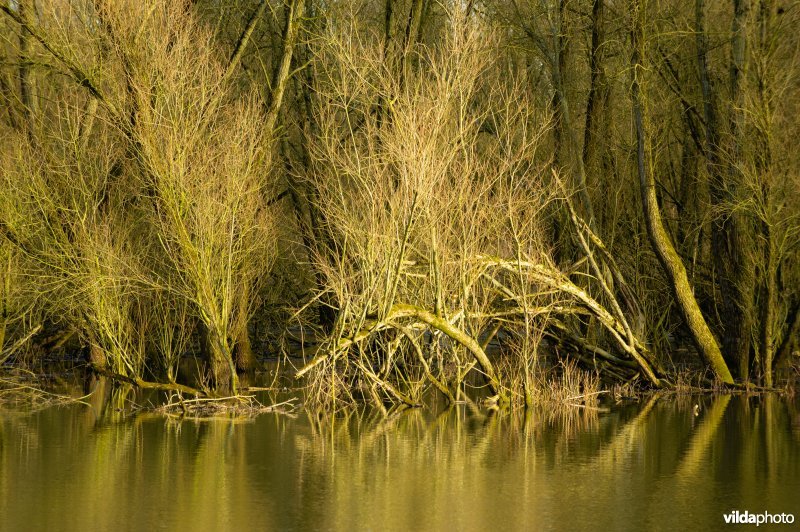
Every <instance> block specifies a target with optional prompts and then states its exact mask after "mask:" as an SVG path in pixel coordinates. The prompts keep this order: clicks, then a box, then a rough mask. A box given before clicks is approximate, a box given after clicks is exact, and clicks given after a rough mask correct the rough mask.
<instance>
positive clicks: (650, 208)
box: [630, 0, 733, 384]
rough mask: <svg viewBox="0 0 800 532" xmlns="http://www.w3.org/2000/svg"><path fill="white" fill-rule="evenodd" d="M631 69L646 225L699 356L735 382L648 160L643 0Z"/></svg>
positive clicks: (635, 10)
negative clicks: (666, 219)
mask: <svg viewBox="0 0 800 532" xmlns="http://www.w3.org/2000/svg"><path fill="white" fill-rule="evenodd" d="M630 6H631V18H632V20H631V23H632V26H631V45H632V49H633V51H632V55H631V69H632V73H633V82H632V84H631V91H632V99H633V118H634V124H635V129H636V148H637V150H636V151H637V172H638V175H639V185H640V188H641V197H642V209H643V212H644V217H645V222H646V225H647V234H648V237H649V238H650V242H651V244H652V246H653V249H654V250H655V252H656V255H657V256H658V258H659V261H660V262H661V266H662V267H663V269H664V272H665V274H666V276H667V280H668V281H669V284H670V286H671V288H672V290H673V292H674V294H675V300H676V302H677V304H678V308H679V310H680V312H681V315H682V316H683V319H684V320H685V322H686V325H687V327H688V328H689V332H690V334H691V336H692V339H693V340H694V343H695V345H696V346H697V349H698V352H699V353H700V356H701V357H702V358H703V360H705V362H706V363H708V364H709V365H710V366H711V368H712V370H713V371H714V374H715V375H716V376H717V377H718V378H719V379H720V380H721V381H723V382H725V383H728V384H731V383H733V377H732V376H731V373H730V371H729V370H728V366H727V364H726V363H725V360H724V359H723V358H722V352H721V351H720V349H719V345H717V341H716V339H715V338H714V335H713V334H711V330H710V329H709V328H708V324H707V323H706V321H705V318H704V317H703V314H702V312H701V311H700V307H699V306H698V304H697V300H696V299H695V297H694V292H693V290H692V286H691V285H690V284H689V278H688V276H687V275H686V268H684V266H683V262H682V260H681V258H680V256H679V255H678V253H677V252H676V251H675V246H674V245H673V243H672V240H671V238H670V236H669V234H668V233H667V231H666V229H665V227H664V223H663V220H662V218H661V212H660V210H659V206H658V200H657V197H656V182H655V177H654V175H653V171H652V168H651V161H650V160H649V157H648V153H649V149H647V148H646V142H647V140H646V132H645V123H644V120H645V110H644V95H643V89H642V80H641V76H643V74H644V72H645V65H644V59H645V44H644V21H643V19H644V14H643V13H642V8H641V5H640V0H631V4H630Z"/></svg>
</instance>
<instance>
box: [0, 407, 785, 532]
mask: <svg viewBox="0 0 800 532" xmlns="http://www.w3.org/2000/svg"><path fill="white" fill-rule="evenodd" d="M696 402H699V404H700V406H701V409H700V412H699V415H698V416H695V415H694V413H693V405H694V404H695V403H696ZM737 509H738V510H740V511H744V510H749V511H750V512H764V511H769V512H772V513H779V512H791V513H794V514H795V516H796V518H797V519H798V521H800V402H798V401H797V400H795V401H787V400H784V399H781V398H779V397H760V398H750V399H746V398H741V397H733V398H731V397H727V396H726V397H719V398H711V397H702V398H699V399H697V398H695V399H692V398H683V399H660V400H646V401H643V402H642V403H640V404H637V405H632V406H631V405H629V406H625V407H620V408H615V409H612V412H610V413H602V414H595V415H591V414H587V413H586V412H582V411H577V412H572V414H571V415H567V416H563V415H558V416H557V415H554V414H553V413H552V412H550V413H547V412H540V413H533V414H531V415H529V416H528V417H524V416H517V417H514V416H510V415H501V416H487V415H486V412H480V411H472V410H470V409H469V408H467V407H459V408H456V409H452V410H449V411H444V412H440V413H436V412H432V411H430V410H414V411H407V412H404V413H401V414H399V415H394V416H389V417H384V416H383V415H381V414H379V413H375V412H372V413H370V412H366V413H365V412H360V413H353V414H351V415H349V416H347V417H338V418H335V419H331V418H325V419H323V420H317V419H314V418H313V417H311V416H309V415H307V414H305V413H300V414H299V415H298V416H297V417H296V418H291V417H288V416H285V415H277V414H265V415H261V416H259V417H257V418H256V419H254V420H250V421H234V420H230V419H228V420H226V419H220V420H213V421H202V422H200V421H183V422H177V421H174V420H166V419H164V418H158V417H155V416H152V415H150V416H138V417H130V416H126V415H124V414H123V413H121V412H119V411H117V409H116V408H114V401H113V398H112V400H111V401H109V402H105V403H104V404H103V405H102V406H100V405H97V404H95V405H94V406H93V407H87V406H82V405H73V406H69V407H64V408H51V409H47V410H43V411H39V412H28V413H16V414H13V413H9V412H5V411H4V412H0V529H2V530H76V531H77V530H80V531H94V530H109V531H110V530H144V531H150V530H192V531H201V530H242V531H244V530H426V529H431V530H607V531H611V530H683V529H689V530H709V529H725V528H728V529H730V528H731V525H727V527H726V525H725V524H724V521H723V514H724V513H728V512H730V511H732V510H737ZM798 526H800V525H798V523H797V522H796V523H795V525H794V526H786V525H784V526H782V527H775V528H780V529H783V530H790V529H795V528H798ZM733 528H735V529H736V528H739V529H742V528H745V527H744V526H743V525H739V526H735V527H733ZM764 529H767V527H763V526H762V527H761V528H760V530H764Z"/></svg>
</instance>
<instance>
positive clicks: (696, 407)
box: [692, 403, 700, 416]
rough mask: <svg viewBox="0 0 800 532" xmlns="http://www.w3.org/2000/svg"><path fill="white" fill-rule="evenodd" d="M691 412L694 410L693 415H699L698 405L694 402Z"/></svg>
mask: <svg viewBox="0 0 800 532" xmlns="http://www.w3.org/2000/svg"><path fill="white" fill-rule="evenodd" d="M692 412H694V415H695V416H699V415H700V405H699V404H697V403H695V405H694V408H692Z"/></svg>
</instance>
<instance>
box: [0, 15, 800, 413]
mask: <svg viewBox="0 0 800 532" xmlns="http://www.w3.org/2000/svg"><path fill="white" fill-rule="evenodd" d="M0 10H2V13H0V27H2V35H4V37H3V40H2V46H1V47H0V54H1V55H0V139H2V140H0V154H1V155H0V172H1V173H0V180H2V185H1V186H0V265H2V268H0V272H1V273H0V275H2V283H0V361H2V362H13V361H14V360H17V362H21V361H22V360H23V358H25V357H26V356H27V357H28V358H29V357H32V356H42V355H43V354H45V353H58V352H60V350H64V349H69V348H70V345H72V344H75V345H77V344H79V345H82V346H84V351H85V354H86V355H85V356H86V357H87V359H88V360H89V361H90V362H91V364H92V366H93V368H94V369H95V371H100V372H104V373H107V374H113V375H115V376H116V377H117V378H121V379H124V380H128V381H130V382H135V383H138V384H139V385H140V386H154V387H162V388H165V389H174V390H179V391H190V392H191V391H192V388H189V387H187V386H185V384H186V383H187V382H188V381H186V380H185V378H183V377H180V376H179V372H178V367H179V365H180V361H181V359H182V358H185V357H187V356H195V357H199V358H200V359H202V360H204V361H205V363H204V365H197V366H196V367H198V368H208V369H207V370H204V369H200V370H199V371H200V375H199V377H200V384H201V386H200V388H203V390H205V392H204V393H215V394H229V393H236V392H237V391H238V389H239V382H238V377H237V373H238V372H239V371H242V370H248V369H252V368H253V367H254V366H255V365H256V364H257V360H256V357H255V355H254V351H259V350H261V351H263V353H262V354H265V355H266V354H275V353H277V352H282V353H284V354H286V353H288V352H289V351H290V350H291V351H293V353H292V354H295V355H296V354H298V353H297V352H294V351H300V354H301V355H302V356H303V357H304V360H303V361H302V362H300V363H301V364H302V366H301V367H299V369H298V371H297V376H298V378H303V379H307V380H308V381H309V383H310V385H311V390H312V396H313V397H316V398H317V399H320V400H322V401H330V400H342V399H347V400H352V399H359V398H366V399H369V400H374V401H375V402H376V403H383V402H386V401H389V402H402V403H408V404H416V403H417V402H419V397H420V394H421V393H422V391H423V390H424V388H426V387H427V386H429V385H432V386H435V387H436V388H437V389H438V390H439V391H440V392H441V393H442V394H444V395H445V396H447V397H448V398H449V399H450V400H457V399H458V396H459V394H461V393H462V390H463V382H464V380H465V378H466V377H467V376H468V374H470V373H471V372H478V373H480V374H482V377H481V379H482V380H483V382H484V383H485V385H486V386H487V387H488V388H489V389H490V390H491V393H490V395H496V396H497V400H498V401H508V400H511V401H517V400H518V401H524V402H526V403H529V402H531V401H533V400H534V399H535V396H536V390H537V387H541V385H542V376H543V373H542V372H543V369H542V365H541V364H540V360H541V357H542V356H543V355H549V354H552V353H557V354H558V355H559V356H560V357H565V358H573V359H575V360H576V361H578V362H579V363H580V364H581V365H583V366H584V367H587V368H590V369H596V370H597V371H598V372H599V374H600V376H601V377H603V378H605V379H608V380H612V381H630V380H633V379H636V378H639V379H641V381H642V382H645V383H648V384H649V385H651V386H655V387H661V386H668V385H670V383H671V382H673V381H674V376H675V372H676V368H677V367H678V365H679V363H685V362H693V363H694V364H695V365H694V367H695V368H696V369H697V370H698V371H701V372H702V371H703V368H709V369H710V373H709V375H710V376H711V377H712V378H715V379H718V380H720V381H722V382H726V383H730V384H732V383H734V381H737V382H739V383H747V382H758V383H760V384H763V385H766V386H772V385H773V383H774V382H775V375H776V373H779V372H780V369H781V368H785V367H788V366H789V365H791V364H792V362H793V360H794V362H795V363H796V360H795V359H794V358H793V357H795V353H796V350H797V338H798V333H799V332H800V288H798V286H800V284H798V276H799V275H800V265H798V263H797V261H798V238H800V231H799V229H800V220H798V216H797V215H798V213H800V210H798V207H799V206H798V200H800V179H799V178H798V170H799V169H800V165H799V164H798V163H800V161H798V155H797V150H794V149H792V148H791V142H792V141H791V139H792V138H794V136H795V135H796V134H797V125H796V120H794V119H793V118H794V116H795V115H796V107H797V105H798V102H800V94H798V91H800V83H798V82H797V79H796V77H797V74H798V72H800V70H799V69H798V64H797V61H798V59H800V41H798V37H797V35H796V32H793V31H792V29H793V28H795V27H797V23H798V22H800V21H798V17H799V16H800V6H798V4H797V3H796V2H779V1H776V0H732V1H731V2H724V3H723V2H714V3H709V4H708V5H706V4H705V2H704V1H703V0H696V2H694V4H693V5H690V4H687V3H686V2H678V1H674V2H671V1H662V2H647V1H645V0H628V1H615V0H552V1H533V0H530V1H522V0H504V1H497V2H495V1H491V0H483V1H480V0H476V1H470V2H447V1H443V2H438V1H434V0H408V1H393V0H384V1H374V0H373V1H370V0H350V1H343V2H323V1H320V0H286V1H285V2H269V1H266V0H262V1H256V0H241V1H240V0H229V1H221V2H219V1H214V2H211V1H205V0H196V1H181V0H148V1H139V0H136V1H134V0H113V1H112V0H72V1H70V0H10V1H9V0H6V1H5V2H4V3H3V4H2V5H0ZM75 339H77V344H76V340H75ZM254 341H255V343H254ZM252 345H256V346H257V349H254V348H253V347H252ZM291 346H295V347H294V348H291ZM298 346H299V347H298ZM25 353H27V354H25ZM680 353H683V354H682V355H681V354H680ZM295 360H297V359H295ZM206 371H207V373H206ZM479 380H480V379H479ZM179 382H182V384H179ZM194 386H197V385H196V384H195V385H194Z"/></svg>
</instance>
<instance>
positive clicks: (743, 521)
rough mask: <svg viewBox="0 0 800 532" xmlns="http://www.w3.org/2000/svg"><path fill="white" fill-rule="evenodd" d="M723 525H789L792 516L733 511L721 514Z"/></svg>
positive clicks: (792, 521) (792, 519) (792, 520)
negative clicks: (723, 520) (723, 519)
mask: <svg viewBox="0 0 800 532" xmlns="http://www.w3.org/2000/svg"><path fill="white" fill-rule="evenodd" d="M722 517H724V518H725V523H726V524H729V525H756V526H759V525H766V524H771V525H772V524H777V525H791V524H792V523H794V514H771V513H769V512H761V513H760V514H752V513H750V512H748V511H746V510H745V511H744V512H740V511H739V510H734V511H732V512H731V513H729V514H723V516H722Z"/></svg>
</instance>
